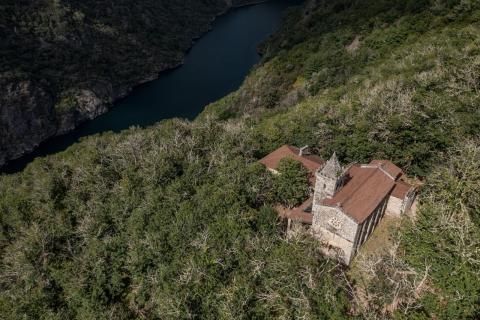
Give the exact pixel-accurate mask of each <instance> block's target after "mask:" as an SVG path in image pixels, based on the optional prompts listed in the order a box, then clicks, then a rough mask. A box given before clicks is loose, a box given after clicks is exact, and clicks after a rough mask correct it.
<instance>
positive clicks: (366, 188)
mask: <svg viewBox="0 0 480 320" xmlns="http://www.w3.org/2000/svg"><path fill="white" fill-rule="evenodd" d="M346 175H347V182H346V184H345V185H344V186H343V187H342V188H341V189H340V190H339V191H338V192H337V193H336V194H335V195H334V196H333V198H332V199H325V200H323V204H324V205H327V206H338V207H340V208H341V209H342V210H343V211H344V212H345V213H346V214H347V215H349V216H350V217H352V218H353V219H354V220H355V221H356V222H357V223H359V224H360V223H363V222H364V221H365V220H366V219H367V218H368V217H369V216H370V215H371V214H372V213H373V211H374V210H375V208H377V207H378V205H379V204H380V203H381V202H382V200H383V199H385V197H386V196H387V195H389V193H390V192H391V191H392V189H393V188H394V186H395V180H393V179H392V178H391V177H390V176H389V175H387V174H386V173H385V172H384V171H382V170H381V169H380V168H379V167H375V166H362V165H358V164H356V165H352V166H351V167H350V168H349V169H348V171H347V172H346Z"/></svg>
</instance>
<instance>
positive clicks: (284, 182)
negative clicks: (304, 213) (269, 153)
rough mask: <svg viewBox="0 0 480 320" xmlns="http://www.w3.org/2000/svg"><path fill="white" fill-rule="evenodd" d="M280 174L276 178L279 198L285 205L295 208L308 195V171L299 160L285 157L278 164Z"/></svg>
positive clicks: (275, 183)
mask: <svg viewBox="0 0 480 320" xmlns="http://www.w3.org/2000/svg"><path fill="white" fill-rule="evenodd" d="M278 172H279V174H278V175H276V176H275V179H274V189H275V194H276V196H277V200H278V201H279V202H281V203H282V204H283V205H285V206H287V207H290V208H293V207H295V206H297V205H299V204H301V203H302V202H303V201H305V199H306V198H307V197H308V195H309V192H310V190H309V189H310V188H309V184H308V171H307V169H305V167H304V166H303V165H302V164H301V163H300V162H299V161H297V160H294V159H291V158H284V159H282V160H280V163H279V165H278Z"/></svg>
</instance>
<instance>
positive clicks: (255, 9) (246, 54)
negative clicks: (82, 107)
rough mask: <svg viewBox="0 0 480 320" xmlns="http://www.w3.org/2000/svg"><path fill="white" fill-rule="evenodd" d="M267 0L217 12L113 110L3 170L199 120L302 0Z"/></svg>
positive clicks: (235, 83)
mask: <svg viewBox="0 0 480 320" xmlns="http://www.w3.org/2000/svg"><path fill="white" fill-rule="evenodd" d="M263 2H264V3H261V4H259V5H258V6H251V5H244V6H242V8H236V9H235V10H230V12H229V13H228V14H223V15H219V16H217V17H216V19H215V20H214V21H213V22H212V24H211V25H214V28H213V30H212V29H211V28H210V32H207V31H206V32H205V33H204V34H203V37H201V38H200V39H197V40H196V41H195V42H192V45H191V48H190V49H189V50H188V52H187V53H186V54H185V56H183V57H182V59H181V61H179V62H178V63H177V64H176V65H171V66H170V67H168V66H165V68H163V70H164V71H162V72H160V73H149V75H148V76H146V77H145V78H143V79H141V80H139V82H138V83H140V85H133V84H132V85H131V87H130V88H128V90H127V89H124V90H123V92H122V91H120V92H119V93H118V96H116V100H115V101H116V102H115V106H114V107H113V108H112V107H111V108H108V112H106V111H107V110H104V111H105V112H104V113H102V114H98V115H96V117H95V120H85V121H84V122H83V123H81V124H79V125H78V126H76V127H75V130H73V131H71V132H69V133H67V134H64V135H61V136H57V137H53V138H49V139H47V140H46V141H45V142H43V143H41V144H40V146H39V147H38V148H36V149H35V150H34V151H33V152H31V153H29V154H26V155H25V156H23V157H21V158H19V159H17V160H14V161H11V162H10V163H9V164H7V165H6V166H4V167H3V169H2V172H5V173H14V172H18V171H19V170H22V169H23V168H24V167H25V166H26V165H27V164H28V163H29V162H31V161H33V159H35V158H36V157H42V156H45V155H48V154H52V153H56V152H60V151H63V150H65V149H66V148H67V147H68V146H69V145H71V144H73V143H75V142H77V141H78V140H79V139H80V138H82V137H85V136H88V135H93V134H97V133H101V132H105V131H115V132H118V131H121V130H124V129H127V128H129V127H131V126H149V125H152V124H154V123H156V122H158V121H161V120H163V119H168V118H172V117H180V118H188V119H193V118H194V117H196V115H198V114H199V113H200V112H201V111H202V110H203V109H204V107H205V106H206V105H208V104H210V103H211V102H213V101H216V100H218V99H220V98H222V97H224V96H225V95H227V94H228V93H230V92H232V91H234V90H236V89H237V88H238V87H239V86H240V84H241V83H242V82H243V80H244V78H245V76H246V75H247V74H248V73H249V72H250V70H251V68H252V67H253V66H254V65H255V64H256V63H257V62H258V61H259V60H260V56H259V55H258V52H257V45H258V44H259V43H261V42H262V41H263V40H265V39H266V38H267V37H268V36H269V35H271V34H272V32H273V31H274V30H275V29H276V28H277V27H278V26H279V24H280V21H281V17H282V16H283V12H284V10H285V9H286V8H287V7H289V6H291V5H296V4H298V3H299V2H300V1H295V0H289V1H270V2H265V1H263ZM193 43H194V45H193ZM212 55H213V57H214V58H212ZM179 66H181V67H180V68H178V67H179ZM152 80H153V81H152ZM186 93H188V94H186ZM111 105H113V102H112V104H111ZM111 105H110V106H111Z"/></svg>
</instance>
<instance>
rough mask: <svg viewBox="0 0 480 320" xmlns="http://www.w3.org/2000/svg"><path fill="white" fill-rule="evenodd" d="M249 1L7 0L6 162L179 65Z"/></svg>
mask: <svg viewBox="0 0 480 320" xmlns="http://www.w3.org/2000/svg"><path fill="white" fill-rule="evenodd" d="M248 2H249V1H244V0H236V1H231V0H229V1H227V0H204V1H192V0H190V1H141V2H138V1H131V0H122V1H108V0H103V1H76V0H52V1H50V0H37V1H33V2H32V1H13V0H7V1H3V2H2V4H0V38H1V39H2V43H1V44H0V57H1V59H0V87H1V88H2V89H3V90H2V92H1V93H0V166H1V165H2V164H3V163H4V162H5V161H7V160H9V159H14V158H16V157H18V156H20V155H22V154H23V153H24V152H26V151H31V150H32V149H33V148H34V147H35V146H37V145H38V144H39V143H40V142H41V141H43V140H45V139H46V138H48V137H51V136H53V135H58V134H63V133H66V132H68V131H70V130H72V129H73V128H74V127H75V126H76V125H77V124H79V123H81V122H83V121H86V120H88V119H92V118H94V117H96V116H98V115H100V114H102V113H104V112H106V111H107V110H108V107H109V106H110V105H111V104H112V102H113V101H114V100H115V99H117V98H119V97H122V96H124V95H125V94H127V93H128V91H129V90H131V88H132V87H133V86H135V85H138V84H140V83H143V82H146V81H149V80H153V79H155V78H156V77H157V75H158V73H159V72H161V71H163V70H165V69H169V68H173V67H175V66H178V65H179V64H181V63H182V59H183V55H184V53H185V51H186V50H187V49H188V48H189V47H190V46H191V45H192V41H193V40H194V39H195V38H197V37H199V36H200V35H201V34H202V33H204V32H205V31H207V30H208V28H209V27H210V23H211V22H212V20H213V19H214V17H215V16H217V15H218V14H221V13H222V12H224V11H225V10H227V9H228V8H229V7H231V6H235V5H241V4H246V3H248ZM250 2H254V1H250Z"/></svg>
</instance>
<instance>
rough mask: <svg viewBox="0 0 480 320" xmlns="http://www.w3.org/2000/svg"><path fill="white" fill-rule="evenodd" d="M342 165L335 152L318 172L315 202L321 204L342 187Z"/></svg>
mask: <svg viewBox="0 0 480 320" xmlns="http://www.w3.org/2000/svg"><path fill="white" fill-rule="evenodd" d="M341 176H342V166H341V165H340V162H339V161H338V158H337V154H336V153H335V152H334V153H333V155H332V157H331V158H330V160H328V161H327V163H325V165H324V166H323V168H322V169H319V170H318V171H317V172H316V182H315V195H314V204H320V202H321V201H322V200H323V199H326V198H332V197H333V195H334V194H335V191H336V190H337V189H338V188H339V187H340V185H339V184H340V181H341Z"/></svg>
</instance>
